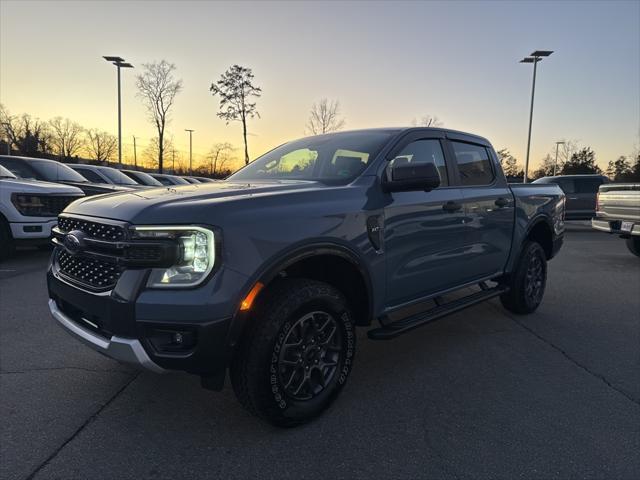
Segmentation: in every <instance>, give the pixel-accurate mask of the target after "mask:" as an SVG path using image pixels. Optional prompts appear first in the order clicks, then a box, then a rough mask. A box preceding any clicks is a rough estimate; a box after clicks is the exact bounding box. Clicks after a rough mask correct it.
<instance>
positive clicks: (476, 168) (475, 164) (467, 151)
mask: <svg viewBox="0 0 640 480" xmlns="http://www.w3.org/2000/svg"><path fill="white" fill-rule="evenodd" d="M451 145H452V146H453V153H454V154H455V157H456V163H457V164H458V171H459V172H460V183H461V184H462V185H489V184H490V183H492V182H493V179H494V178H495V175H494V174H493V168H492V166H491V163H492V162H491V157H490V156H489V152H488V151H487V149H486V148H485V147H483V146H480V145H473V144H471V143H463V142H451Z"/></svg>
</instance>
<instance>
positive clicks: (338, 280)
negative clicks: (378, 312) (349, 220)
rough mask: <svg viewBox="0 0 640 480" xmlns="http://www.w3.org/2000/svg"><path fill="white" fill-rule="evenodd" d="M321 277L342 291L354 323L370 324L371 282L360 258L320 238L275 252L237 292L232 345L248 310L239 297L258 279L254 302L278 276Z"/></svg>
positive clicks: (346, 249)
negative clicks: (318, 240)
mask: <svg viewBox="0 0 640 480" xmlns="http://www.w3.org/2000/svg"><path fill="white" fill-rule="evenodd" d="M283 277H287V278H295V277H300V278H309V279H313V280H320V281H324V282H326V283H329V284H330V285H332V286H334V287H335V288H337V289H338V290H340V291H341V292H342V294H343V295H344V296H345V298H346V299H347V301H348V303H349V305H350V307H351V309H352V310H353V313H354V317H355V323H356V325H369V324H370V323H371V318H372V315H373V286H372V285H373V284H372V281H371V276H370V273H369V270H368V268H367V266H366V264H365V262H364V261H363V259H362V258H361V257H360V256H359V255H358V253H356V252H355V251H354V250H353V249H352V248H350V247H349V246H347V245H343V244H341V243H338V242H331V241H321V242H315V243H312V244H305V245H299V246H296V247H294V248H292V249H290V250H287V251H286V252H283V253H281V254H279V255H277V256H276V257H275V258H274V259H272V260H270V261H269V262H266V264H265V265H264V266H263V267H262V268H261V269H260V270H259V271H258V272H257V273H256V275H254V276H253V277H252V278H251V280H250V281H249V282H248V283H247V285H245V287H244V288H243V289H242V291H241V292H240V296H239V299H238V302H237V303H238V307H237V308H238V310H237V312H236V315H235V316H234V320H233V322H232V325H231V328H230V331H229V338H228V343H229V345H230V346H234V345H235V344H236V343H237V341H238V340H239V339H240V337H241V336H242V334H243V332H244V328H245V326H246V324H247V321H248V319H249V316H250V313H249V312H243V311H240V303H241V300H242V299H244V298H245V297H246V296H247V295H248V294H249V292H250V291H251V289H252V288H253V287H254V286H255V285H256V284H257V283H258V282H259V283H261V284H263V285H264V287H263V288H262V289H261V290H260V292H259V293H258V295H257V296H256V297H255V299H254V301H255V302H259V301H260V298H261V297H262V296H263V295H265V294H267V293H268V291H269V287H271V286H273V285H274V283H275V282H277V281H278V280H279V279H280V278H283Z"/></svg>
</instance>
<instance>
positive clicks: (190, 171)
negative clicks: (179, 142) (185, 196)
mask: <svg viewBox="0 0 640 480" xmlns="http://www.w3.org/2000/svg"><path fill="white" fill-rule="evenodd" d="M184 131H185V132H189V175H193V169H192V168H191V167H192V164H191V160H192V157H191V152H192V150H191V147H192V145H193V144H192V141H191V140H192V135H193V132H195V130H191V129H189V128H185V129H184Z"/></svg>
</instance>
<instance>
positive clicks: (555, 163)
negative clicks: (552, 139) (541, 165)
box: [553, 142, 564, 177]
mask: <svg viewBox="0 0 640 480" xmlns="http://www.w3.org/2000/svg"><path fill="white" fill-rule="evenodd" d="M560 145H564V142H556V160H555V161H554V162H553V176H554V177H555V176H556V170H557V168H558V147H559V146H560Z"/></svg>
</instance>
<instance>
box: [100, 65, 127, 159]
mask: <svg viewBox="0 0 640 480" xmlns="http://www.w3.org/2000/svg"><path fill="white" fill-rule="evenodd" d="M102 58H104V59H105V60H106V61H107V62H111V63H113V64H114V65H115V66H116V68H117V69H118V166H119V167H120V168H122V105H121V102H120V69H121V68H133V65H131V64H130V63H127V62H125V61H124V58H122V57H113V56H106V57H102Z"/></svg>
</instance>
